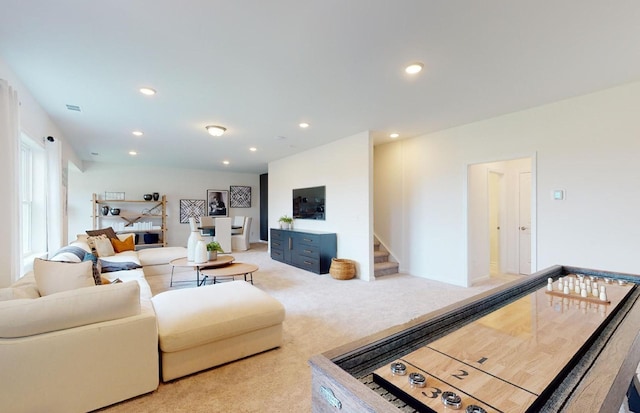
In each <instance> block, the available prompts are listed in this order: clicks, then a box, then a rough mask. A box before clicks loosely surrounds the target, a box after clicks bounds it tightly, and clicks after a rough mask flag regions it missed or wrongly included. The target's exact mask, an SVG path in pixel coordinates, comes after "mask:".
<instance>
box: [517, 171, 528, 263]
mask: <svg viewBox="0 0 640 413" xmlns="http://www.w3.org/2000/svg"><path fill="white" fill-rule="evenodd" d="M518 193H519V196H518V201H519V202H518V210H519V214H518V233H519V236H518V241H519V242H518V255H519V263H520V265H519V272H520V274H525V275H529V274H531V172H522V173H520V179H519V186H518Z"/></svg>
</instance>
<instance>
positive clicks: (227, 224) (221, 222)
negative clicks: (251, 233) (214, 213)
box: [215, 218, 231, 252]
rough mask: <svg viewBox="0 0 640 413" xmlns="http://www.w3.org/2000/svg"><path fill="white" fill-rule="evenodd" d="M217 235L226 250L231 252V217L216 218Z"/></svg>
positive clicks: (216, 238) (221, 245)
mask: <svg viewBox="0 0 640 413" xmlns="http://www.w3.org/2000/svg"><path fill="white" fill-rule="evenodd" d="M215 226H216V235H215V240H216V241H218V243H219V244H220V247H221V248H222V250H223V251H224V252H231V218H215Z"/></svg>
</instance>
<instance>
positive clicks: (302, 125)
mask: <svg viewBox="0 0 640 413" xmlns="http://www.w3.org/2000/svg"><path fill="white" fill-rule="evenodd" d="M298 126H300V127H301V128H302V129H306V128H308V127H309V124H308V123H307V122H302V123H300V125H298Z"/></svg>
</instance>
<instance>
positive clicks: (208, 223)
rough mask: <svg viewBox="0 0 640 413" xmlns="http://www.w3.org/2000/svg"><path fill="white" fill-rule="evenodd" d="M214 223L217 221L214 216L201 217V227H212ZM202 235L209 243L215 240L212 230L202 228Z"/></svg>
mask: <svg viewBox="0 0 640 413" xmlns="http://www.w3.org/2000/svg"><path fill="white" fill-rule="evenodd" d="M214 225H215V223H214V221H213V217H210V216H204V217H200V226H201V227H212V226H214ZM200 235H201V236H202V239H203V240H204V241H205V242H206V243H207V244H208V243H210V242H211V241H213V235H211V230H208V229H201V230H200Z"/></svg>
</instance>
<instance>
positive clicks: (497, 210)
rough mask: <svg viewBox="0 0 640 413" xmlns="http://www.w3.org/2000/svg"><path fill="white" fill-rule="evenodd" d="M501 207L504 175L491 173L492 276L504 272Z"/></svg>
mask: <svg viewBox="0 0 640 413" xmlns="http://www.w3.org/2000/svg"><path fill="white" fill-rule="evenodd" d="M501 205H502V174H501V173H499V172H495V171H489V250H490V253H489V270H490V273H491V274H497V273H499V272H501V271H502V266H501V263H500V259H501V253H500V242H501V236H500V228H501Z"/></svg>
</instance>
